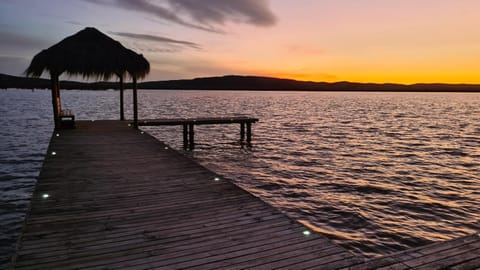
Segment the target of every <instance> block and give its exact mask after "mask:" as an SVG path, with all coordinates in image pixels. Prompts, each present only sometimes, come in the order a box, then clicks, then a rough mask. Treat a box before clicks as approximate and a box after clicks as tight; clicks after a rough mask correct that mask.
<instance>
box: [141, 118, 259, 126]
mask: <svg viewBox="0 0 480 270" xmlns="http://www.w3.org/2000/svg"><path fill="white" fill-rule="evenodd" d="M258 120H259V119H258V118H252V117H211V118H174V119H145V120H140V121H139V123H138V124H139V125H140V126H180V125H186V124H187V125H215V124H246V123H250V124H251V123H255V122H258Z"/></svg>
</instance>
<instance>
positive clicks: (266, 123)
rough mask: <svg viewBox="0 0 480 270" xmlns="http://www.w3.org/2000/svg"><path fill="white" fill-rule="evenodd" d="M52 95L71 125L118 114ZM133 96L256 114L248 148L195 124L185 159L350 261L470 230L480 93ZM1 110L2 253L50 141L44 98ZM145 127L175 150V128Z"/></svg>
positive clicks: (103, 100)
mask: <svg viewBox="0 0 480 270" xmlns="http://www.w3.org/2000/svg"><path fill="white" fill-rule="evenodd" d="M129 94H130V93H129V92H127V100H130V99H131V98H130V95H129ZM62 99H63V102H64V107H68V108H70V109H72V110H74V111H75V112H76V115H77V118H79V119H116V118H117V115H118V92H116V91H63V92H62ZM139 100H140V112H139V114H140V118H163V117H208V116H238V115H250V116H254V117H258V118H260V122H259V123H257V124H255V125H254V127H253V132H254V135H253V143H254V144H253V147H252V148H249V147H245V146H242V145H240V144H239V142H238V139H239V134H238V133H239V127H238V126H236V125H225V126H201V127H197V128H196V130H195V131H196V134H195V136H196V142H197V143H198V144H197V146H196V148H195V150H194V151H193V152H185V154H186V155H190V156H193V157H194V158H195V159H197V160H198V161H200V162H201V163H202V164H204V165H206V166H207V167H209V168H211V169H213V170H215V171H216V172H218V173H221V174H223V175H225V176H226V177H228V178H230V179H232V180H233V181H235V182H236V183H238V184H239V185H240V186H242V187H244V188H245V189H247V190H249V191H250V192H252V193H254V194H255V195H257V196H258V197H260V198H262V199H263V200H265V201H267V202H269V203H270V204H272V205H274V206H276V207H277V208H279V209H280V210H282V211H283V212H285V213H287V214H288V215H290V216H291V217H293V218H295V219H297V220H299V221H301V222H303V223H304V224H306V225H307V226H310V227H311V228H312V229H314V230H316V231H318V232H322V233H325V234H328V235H329V236H330V237H331V238H332V239H334V240H335V241H336V242H337V243H340V244H342V245H344V246H345V247H346V248H348V249H349V250H351V251H352V252H354V253H356V254H359V255H363V256H367V257H371V256H377V255H381V254H388V253H391V252H394V251H398V250H402V249H406V248H409V247H414V246H419V245H423V244H427V243H430V242H432V241H439V240H446V239H451V238H455V237H459V236H462V235H466V234H470V233H474V232H475V231H478V230H480V174H479V173H480V147H479V146H480V94H475V93H470V94H463V93H374V92H368V93H356V92H339V93H309V92H254V91H248V92H229V91H141V92H140V96H139ZM0 113H1V114H0V115H1V116H0V124H1V125H2V129H1V131H0V140H1V144H0V173H1V174H0V192H1V194H2V196H1V197H0V204H1V208H0V211H1V212H0V232H1V236H0V237H1V238H0V243H2V244H0V252H2V253H3V254H9V252H10V253H11V250H12V246H13V243H14V242H15V239H16V235H17V232H18V230H19V228H20V227H21V222H22V220H23V217H24V215H25V211H26V208H27V207H28V198H29V196H30V194H31V192H32V190H33V188H34V184H35V177H36V176H37V175H38V172H39V169H40V166H41V163H42V160H43V154H44V152H45V151H46V147H47V144H48V140H49V137H50V135H51V131H52V121H51V119H50V118H51V117H50V115H51V105H50V93H49V92H48V91H35V92H31V91H25V90H7V91H4V90H2V91H0ZM127 115H130V108H127ZM145 130H147V131H148V132H150V133H151V134H153V135H154V136H156V137H157V138H158V139H160V140H163V141H166V142H167V143H168V144H170V145H172V146H173V147H175V148H177V149H181V148H182V145H181V143H182V139H181V128H179V127H149V128H145ZM7 257H8V255H5V256H4V257H3V258H7Z"/></svg>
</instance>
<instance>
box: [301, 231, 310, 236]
mask: <svg viewBox="0 0 480 270" xmlns="http://www.w3.org/2000/svg"><path fill="white" fill-rule="evenodd" d="M310 234H311V233H310V231H309V230H305V231H303V235H305V236H309V235H310Z"/></svg>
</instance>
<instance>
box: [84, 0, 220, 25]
mask: <svg viewBox="0 0 480 270" xmlns="http://www.w3.org/2000/svg"><path fill="white" fill-rule="evenodd" d="M84 1H86V2H90V3H94V4H102V5H113V6H116V7H119V8H123V9H126V10H131V11H136V12H141V13H146V14H150V15H154V16H155V17H157V18H161V19H164V20H167V21H171V22H174V23H177V24H180V25H183V26H187V27H190V28H195V29H200V30H204V31H208V32H217V30H216V29H215V28H212V27H203V26H201V25H196V24H193V23H190V22H188V21H185V20H184V19H182V18H181V17H179V16H177V14H176V13H175V12H173V11H172V10H170V9H168V8H167V7H164V6H160V5H155V4H152V3H151V2H150V1H147V0H110V1H108V0H84Z"/></svg>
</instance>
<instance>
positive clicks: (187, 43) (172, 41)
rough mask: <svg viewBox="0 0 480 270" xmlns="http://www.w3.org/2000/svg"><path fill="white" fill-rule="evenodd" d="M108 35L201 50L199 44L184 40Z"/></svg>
mask: <svg viewBox="0 0 480 270" xmlns="http://www.w3.org/2000/svg"><path fill="white" fill-rule="evenodd" d="M109 33H111V34H114V35H117V36H121V37H128V38H134V39H140V40H147V41H154V42H160V43H168V44H175V45H183V46H187V47H191V48H194V49H200V48H201V47H200V45H199V44H197V43H194V42H190V41H184V40H176V39H171V38H167V37H162V36H156V35H147V34H136V33H128V32H109Z"/></svg>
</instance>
